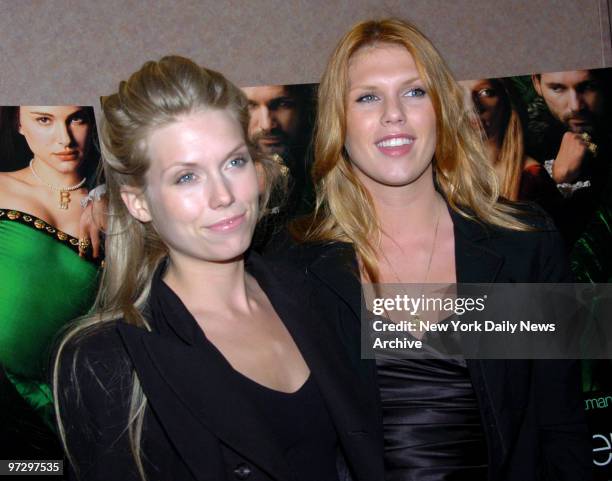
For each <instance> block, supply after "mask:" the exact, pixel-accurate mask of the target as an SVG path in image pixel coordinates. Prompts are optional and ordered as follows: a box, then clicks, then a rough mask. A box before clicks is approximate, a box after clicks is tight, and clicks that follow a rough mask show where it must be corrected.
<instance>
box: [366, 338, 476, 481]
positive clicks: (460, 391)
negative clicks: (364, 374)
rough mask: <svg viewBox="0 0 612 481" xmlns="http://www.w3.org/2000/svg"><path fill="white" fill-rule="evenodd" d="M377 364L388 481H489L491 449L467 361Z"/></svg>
mask: <svg viewBox="0 0 612 481" xmlns="http://www.w3.org/2000/svg"><path fill="white" fill-rule="evenodd" d="M423 349H424V350H426V349H428V345H427V344H423ZM376 364H377V372H378V376H377V377H378V385H379V387H380V398H381V404H382V415H383V425H384V438H385V471H386V476H385V479H386V481H417V480H418V481H434V480H435V481H442V480H444V481H451V480H464V479H470V480H471V481H480V480H483V481H484V480H486V479H487V445H486V441H485V435H484V430H483V428H482V424H481V420H480V411H479V409H478V403H477V400H476V395H475V393H474V388H473V387H472V382H471V380H470V376H469V372H468V369H467V366H466V363H465V361H463V360H459V359H445V358H442V357H439V358H432V359H394V358H379V359H377V360H376ZM441 433H443V435H442V436H441Z"/></svg>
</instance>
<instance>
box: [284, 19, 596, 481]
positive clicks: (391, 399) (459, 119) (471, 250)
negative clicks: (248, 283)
mask: <svg viewBox="0 0 612 481" xmlns="http://www.w3.org/2000/svg"><path fill="white" fill-rule="evenodd" d="M314 152H315V158H314V167H313V180H314V183H315V186H316V193H317V201H316V209H315V211H314V213H313V214H312V215H311V216H310V217H308V218H305V219H302V220H300V221H299V222H297V223H295V224H294V225H293V226H292V231H293V234H294V235H295V237H296V238H297V240H298V241H300V242H301V244H300V245H297V246H295V247H293V248H291V250H290V255H291V257H293V259H294V260H295V261H297V262H299V263H300V264H301V265H302V268H303V269H304V270H305V272H307V273H308V274H309V276H310V278H311V279H312V280H313V281H314V282H315V283H316V284H317V287H316V291H317V296H318V297H319V298H321V299H326V303H327V304H328V305H329V306H330V308H329V309H330V310H329V312H330V316H331V315H334V316H335V318H336V322H335V324H336V325H337V326H339V329H340V330H341V331H342V332H343V334H344V343H345V345H346V346H348V348H349V351H350V352H352V353H353V363H354V365H355V367H356V369H357V371H358V372H359V373H360V374H361V377H362V379H363V382H364V384H363V389H364V393H363V394H362V397H363V398H364V399H369V400H370V401H371V403H372V404H373V405H374V406H375V412H376V416H377V417H378V418H379V419H381V421H382V428H381V433H380V434H381V442H382V440H383V439H384V446H385V468H386V473H385V478H384V479H385V480H387V481H407V480H419V481H429V480H451V479H470V480H472V481H474V480H487V479H488V480H502V479H503V480H508V481H509V480H516V481H528V480H539V479H567V480H570V479H573V480H575V479H588V477H589V470H590V456H589V439H588V434H587V431H586V428H585V425H584V420H583V417H582V416H583V415H582V406H581V398H580V391H579V381H578V379H579V371H578V366H577V364H576V363H572V362H566V361H529V360H525V361H499V360H496V361H487V360H462V359H456V358H449V357H444V356H443V355H442V354H441V353H439V352H436V351H435V349H434V348H433V347H428V346H427V343H425V346H426V349H433V352H431V353H430V354H431V356H430V357H431V358H429V359H396V358H378V359H376V361H375V362H374V361H367V360H363V359H360V341H361V337H360V315H361V308H362V306H361V295H360V282H361V283H394V284H399V283H401V284H421V285H422V286H423V287H422V288H421V289H422V290H421V293H423V292H425V291H424V289H425V288H426V284H428V283H433V284H438V285H439V284H444V285H453V284H455V283H458V282H472V283H491V282H562V281H565V280H567V279H568V276H569V271H568V268H567V260H566V258H565V257H564V252H563V246H562V243H561V240H560V238H559V236H558V233H557V232H556V230H555V228H554V225H553V224H552V223H551V222H550V220H549V219H548V218H547V217H546V216H545V214H543V213H542V211H541V210H539V209H537V208H534V207H531V206H527V207H525V208H521V209H519V207H518V206H517V205H514V204H512V203H510V202H508V201H500V187H499V182H498V180H497V176H496V174H495V171H494V169H493V167H492V165H491V164H490V162H488V160H487V156H486V152H485V149H484V145H483V142H482V136H481V134H480V132H479V129H478V128H475V126H474V124H473V122H472V119H471V118H470V115H469V114H468V113H467V111H466V108H465V106H464V102H463V92H462V89H461V87H460V86H459V85H458V84H457V82H456V81H455V80H454V79H453V77H452V76H451V74H450V71H449V69H448V67H447V66H446V64H445V62H444V60H443V59H442V58H441V57H440V55H439V53H438V52H437V51H436V49H435V48H434V46H433V45H432V44H431V42H430V41H429V40H428V39H427V38H426V37H425V36H424V35H423V34H422V33H420V32H419V31H418V30H417V29H416V28H415V27H414V26H413V25H411V24H409V23H407V22H404V21H401V20H398V19H386V20H369V21H364V22H360V23H358V24H356V25H355V26H353V27H352V28H351V29H350V30H349V31H348V32H347V33H346V34H345V35H344V36H343V37H342V39H341V40H340V42H339V43H338V45H337V47H336V49H335V50H334V52H333V54H332V56H331V58H330V60H329V62H328V64H327V67H326V69H325V72H324V75H323V78H322V80H321V84H320V86H319V99H318V118H317V124H316V135H315V142H314ZM332 313H333V314H332ZM419 334H420V335H422V334H423V333H416V334H415V336H416V337H419ZM426 339H427V338H425V340H426ZM550 399H555V402H554V403H553V404H552V405H551V403H550V402H549V400H550Z"/></svg>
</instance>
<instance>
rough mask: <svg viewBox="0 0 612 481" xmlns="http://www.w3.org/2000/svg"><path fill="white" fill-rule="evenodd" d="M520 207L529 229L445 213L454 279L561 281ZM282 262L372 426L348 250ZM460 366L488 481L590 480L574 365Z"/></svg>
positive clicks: (546, 233) (550, 236)
mask: <svg viewBox="0 0 612 481" xmlns="http://www.w3.org/2000/svg"><path fill="white" fill-rule="evenodd" d="M528 210H529V211H528V212H527V213H526V218H525V220H527V221H528V222H530V223H531V224H532V225H534V227H535V228H536V231H528V232H517V231H511V230H507V229H501V228H495V227H493V226H488V225H484V224H482V223H479V222H476V221H472V220H469V219H466V218H465V217H463V216H461V215H459V214H458V213H456V212H455V211H453V210H452V209H450V208H449V211H450V214H451V218H452V221H453V226H454V235H455V262H456V274H457V282H462V283H485V284H486V283H492V282H506V283H511V282H552V283H558V282H568V281H571V274H570V271H569V268H568V263H567V259H566V255H565V252H564V245H563V242H562V240H561V238H560V236H559V235H558V233H557V231H556V229H555V227H554V225H553V224H552V222H551V221H550V220H549V219H548V218H547V217H546V216H545V215H544V214H543V212H542V211H541V210H537V209H534V208H529V209H528ZM288 256H289V257H290V258H291V259H292V260H293V262H295V263H298V264H300V265H301V266H302V268H303V269H304V271H305V272H306V273H307V274H308V275H309V277H310V278H311V279H313V280H314V282H315V284H318V288H317V296H318V297H319V298H320V299H323V298H325V299H327V301H325V303H326V304H327V305H329V306H332V305H333V306H334V307H330V312H329V313H328V316H335V317H336V329H337V330H338V331H339V335H340V336H341V338H342V339H343V340H344V343H345V348H346V349H347V350H348V351H349V352H350V353H351V358H352V360H353V365H354V367H355V368H356V370H357V371H358V372H360V374H361V378H362V383H363V389H364V397H367V398H368V399H370V400H371V402H372V404H373V405H374V406H376V408H375V409H376V417H377V419H378V420H379V423H381V424H382V410H381V404H380V396H379V392H378V387H377V377H376V365H375V362H374V361H370V360H364V359H361V356H360V339H361V338H360V332H359V329H360V316H361V290H360V284H359V279H358V277H357V274H356V273H357V262H356V258H355V252H354V250H353V248H352V246H351V245H350V244H345V243H327V244H324V243H313V244H304V245H298V246H293V247H291V248H289V250H288ZM334 298H335V302H334V300H333V299H334ZM334 311H335V312H334ZM467 365H468V369H469V372H470V376H471V379H472V384H473V386H474V390H475V394H476V398H477V401H478V404H479V407H480V410H481V417H482V424H483V428H484V430H485V436H486V440H487V446H488V462H489V479H490V480H504V481H532V480H534V481H535V480H549V479H550V480H552V479H554V480H568V481H570V480H572V481H577V480H581V481H582V480H588V479H591V469H592V461H591V453H590V439H589V435H588V431H587V428H586V424H585V420H584V412H583V405H582V404H583V403H582V398H581V392H580V370H579V367H580V365H579V362H578V361H563V360H467ZM381 441H382V440H381Z"/></svg>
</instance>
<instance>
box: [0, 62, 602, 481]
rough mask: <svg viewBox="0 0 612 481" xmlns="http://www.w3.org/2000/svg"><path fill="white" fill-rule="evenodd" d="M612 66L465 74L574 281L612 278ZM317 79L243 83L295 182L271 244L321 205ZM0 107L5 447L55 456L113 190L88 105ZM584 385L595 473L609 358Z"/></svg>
mask: <svg viewBox="0 0 612 481" xmlns="http://www.w3.org/2000/svg"><path fill="white" fill-rule="evenodd" d="M611 75H612V69H601V70H590V71H570V72H554V73H550V72H549V73H538V74H534V75H532V76H524V77H514V78H498V79H475V80H466V81H461V82H460V85H461V87H462V89H463V92H464V99H465V109H466V115H470V116H471V118H472V119H473V124H474V127H475V128H478V129H480V131H481V133H482V137H483V141H484V143H485V147H486V151H487V154H488V158H489V161H490V162H491V164H492V165H493V166H494V168H495V172H496V174H497V176H498V179H499V189H500V195H501V196H502V197H504V198H506V199H508V200H510V201H516V202H525V201H528V202H535V203H537V204H538V205H539V206H540V207H541V209H542V210H543V211H545V212H546V213H548V215H549V216H550V217H551V218H552V219H553V221H554V222H555V224H556V226H557V228H558V230H559V232H560V234H561V236H562V237H563V239H564V240H565V243H566V246H567V250H568V253H569V254H570V260H571V266H572V270H573V273H574V276H575V277H576V279H577V281H578V282H587V283H601V282H606V283H607V282H610V278H611V277H612V254H611V252H612V251H611V249H610V247H609V246H610V245H611V244H612V197H610V196H611V195H612V194H610V192H612V189H611V188H610V187H611V186H612V184H611V183H610V182H612V178H610V173H611V172H612V170H611V165H612V164H611V162H612V96H611V95H612V92H610V88H611V86H612V80H611ZM316 90H317V86H316V85H286V86H255V87H246V88H244V89H243V91H244V93H245V94H246V96H247V98H248V102H249V112H250V123H249V129H248V134H249V137H250V140H251V141H252V142H253V143H254V144H255V145H256V146H257V148H258V149H259V150H260V151H261V152H262V153H265V154H267V155H270V156H272V157H273V158H274V159H275V160H276V162H278V163H279V164H282V166H283V167H284V170H285V174H286V175H287V178H288V179H289V185H290V189H289V193H288V194H287V198H286V199H284V202H283V203H282V205H281V206H280V207H279V208H277V209H276V210H274V211H273V212H271V215H270V216H269V217H270V218H271V220H272V221H271V222H269V223H268V224H265V225H264V227H262V228H260V230H259V232H258V233H257V234H256V237H255V243H256V247H257V249H258V250H261V251H263V252H268V253H270V252H274V249H276V248H277V246H278V245H282V244H283V241H278V236H281V237H282V236H283V235H285V234H284V232H285V231H284V229H283V228H282V227H281V228H278V226H284V225H285V224H286V223H287V222H288V221H289V220H291V219H294V218H296V217H298V216H300V215H302V214H305V213H308V212H310V211H311V210H312V208H313V207H314V189H313V186H312V182H311V180H310V169H311V166H312V162H313V149H312V139H313V132H314V123H315V117H316ZM0 114H1V116H0V142H1V144H0V162H1V164H0V171H2V174H0V314H1V315H0V364H1V366H2V370H1V371H0V374H1V379H0V389H1V390H2V406H0V416H2V423H1V424H2V428H1V429H2V438H4V439H10V440H12V441H11V443H10V445H9V448H8V451H4V452H2V453H1V454H2V456H0V457H2V458H4V459H7V458H22V459H25V458H31V459H45V458H46V459H59V458H61V454H60V453H61V447H60V444H59V442H58V441H57V436H56V428H55V425H54V413H53V412H52V397H51V390H50V384H49V379H50V378H49V376H50V371H49V362H50V360H49V353H50V349H51V346H52V344H53V341H54V339H56V336H57V334H58V333H59V332H60V331H61V329H62V328H63V327H64V326H65V325H66V324H67V323H69V322H70V321H72V320H73V319H75V318H77V317H78V316H80V315H83V314H85V313H86V312H87V310H88V309H89V307H90V306H91V304H92V302H93V298H94V296H95V290H96V282H97V279H98V276H99V272H100V271H99V269H100V268H101V267H100V266H101V261H102V260H103V249H99V251H98V252H97V256H94V252H93V246H92V244H91V239H90V238H89V237H88V236H87V235H84V234H83V233H82V219H81V215H82V214H83V212H85V211H86V209H84V207H83V206H85V207H88V206H89V208H91V204H92V203H95V202H104V196H103V194H102V195H101V196H98V197H96V196H93V197H92V196H89V193H90V192H91V190H92V189H93V188H94V187H96V186H97V185H99V184H101V183H103V179H100V178H99V177H97V175H96V170H97V167H98V163H99V158H100V152H99V147H98V142H97V136H96V127H95V122H94V118H93V112H92V109H91V108H90V107H80V106H53V107H44V106H42V107H41V106H22V107H2V109H1V112H0ZM88 196H89V197H88ZM98 225H103V222H99V223H98ZM87 232H89V231H87ZM102 238H103V232H102ZM583 391H584V400H585V405H584V409H585V413H586V416H587V420H588V423H589V428H590V430H591V434H592V437H593V469H594V473H595V475H596V479H598V480H607V479H609V478H610V477H611V476H612V438H611V437H610V432H611V431H612V367H611V366H610V362H609V361H589V360H585V361H583ZM551 402H554V400H551Z"/></svg>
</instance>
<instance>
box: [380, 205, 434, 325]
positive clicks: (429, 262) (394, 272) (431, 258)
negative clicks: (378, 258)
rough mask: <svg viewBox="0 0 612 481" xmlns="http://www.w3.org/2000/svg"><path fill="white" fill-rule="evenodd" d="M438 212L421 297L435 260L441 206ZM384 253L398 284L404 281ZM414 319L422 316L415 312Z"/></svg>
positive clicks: (419, 318) (417, 320)
mask: <svg viewBox="0 0 612 481" xmlns="http://www.w3.org/2000/svg"><path fill="white" fill-rule="evenodd" d="M437 211H438V213H437V215H436V225H435V227H434V235H433V242H432V243H431V250H430V251H429V260H428V261H427V270H426V271H425V280H424V281H423V283H422V285H421V293H420V294H419V298H420V297H422V296H423V293H424V292H425V284H426V283H427V280H428V279H429V272H430V271H431V262H432V260H433V254H434V251H435V249H436V241H437V239H438V227H439V225H440V206H438V209H437ZM381 252H382V255H383V257H384V258H385V262H386V263H387V265H388V266H389V269H391V272H392V273H393V275H394V276H395V279H396V280H397V282H398V284H401V283H402V280H401V279H400V277H399V275H398V274H397V271H396V270H395V269H394V268H393V264H391V262H389V259H388V257H387V256H386V255H385V253H384V251H382V249H381ZM411 317H412V320H413V321H415V322H417V323H418V322H419V321H421V316H420V315H419V314H418V313H414V314H412V315H411Z"/></svg>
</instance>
